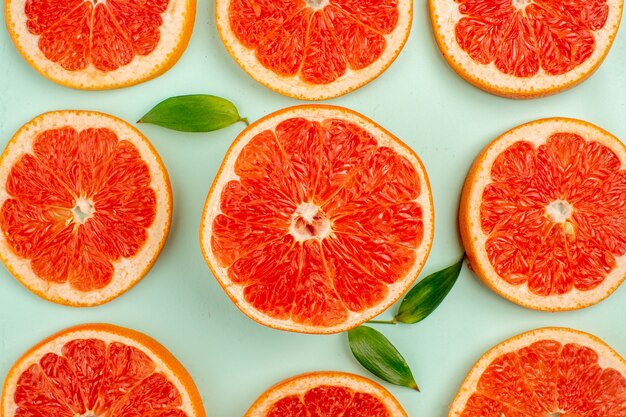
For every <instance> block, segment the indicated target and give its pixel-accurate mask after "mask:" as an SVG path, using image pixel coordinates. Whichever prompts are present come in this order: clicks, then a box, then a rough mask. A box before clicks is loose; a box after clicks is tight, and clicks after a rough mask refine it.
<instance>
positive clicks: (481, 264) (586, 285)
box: [460, 119, 626, 311]
mask: <svg viewBox="0 0 626 417" xmlns="http://www.w3.org/2000/svg"><path fill="white" fill-rule="evenodd" d="M460 223H461V234H462V237H463V242H464V245H465V248H466V250H467V254H468V258H469V259H470V262H471V264H472V267H473V269H474V271H476V273H477V274H478V276H479V277H480V278H481V279H483V281H484V282H485V283H486V284H487V285H489V286H490V287H491V288H493V289H494V290H495V291H497V292H498V293H500V294H501V295H503V296H504V297H506V298H509V299H511V300H512V301H515V302H517V303H519V304H521V305H524V306H527V307H531V308H535V309H540V310H552V311H555V310H571V309H575V308H581V307H586V306H589V305H591V304H595V303H597V302H599V301H600V300H602V299H604V298H606V297H608V296H609V294H611V293H612V292H613V291H614V290H615V289H616V288H617V287H618V286H619V284H620V283H621V282H622V281H623V280H624V278H625V277H626V239H625V237H624V233H623V231H624V230H626V147H625V146H624V145H623V144H622V143H621V142H620V141H619V140H618V139H617V138H615V137H614V136H612V135H610V134H609V133H607V132H605V131H603V130H601V129H600V128H598V127H596V126H593V125H591V124H589V123H586V122H583V121H580V120H572V119H545V120H539V121H536V122H532V123H528V124H525V125H522V126H520V127H517V128H515V129H513V130H511V131H509V132H507V133H505V134H504V135H502V136H501V137H499V138H498V139H496V140H495V141H493V142H492V143H491V144H490V145H489V146H488V147H487V148H485V150H484V151H483V152H482V153H481V155H480V156H479V157H478V158H477V160H476V161H475V163H474V165H473V167H472V169H471V171H470V173H469V175H468V178H467V180H466V183H465V187H464V191H463V196H462V198H461V210H460Z"/></svg>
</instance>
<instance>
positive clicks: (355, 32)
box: [216, 0, 413, 100]
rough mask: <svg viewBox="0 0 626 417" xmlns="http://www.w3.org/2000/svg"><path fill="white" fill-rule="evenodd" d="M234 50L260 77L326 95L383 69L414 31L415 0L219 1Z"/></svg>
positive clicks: (311, 95) (221, 23) (282, 88)
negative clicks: (412, 28) (413, 6)
mask: <svg viewBox="0 0 626 417" xmlns="http://www.w3.org/2000/svg"><path fill="white" fill-rule="evenodd" d="M216 7H217V26H218V30H219V33H220V36H221V37H222V40H223V41H224V44H225V45H226V48H227V49H228V51H229V53H230V54H231V55H232V56H233V57H234V58H235V60H236V61H237V62H238V63H239V64H240V65H241V66H242V67H243V68H244V70H245V71H246V72H248V74H250V75H251V76H252V77H253V78H254V79H256V80H257V81H259V82H261V83H262V84H264V85H266V86H268V87H269V88H271V89H273V90H275V91H278V92H280V93H282V94H285V95H289V96H292V97H297V98H302V99H309V100H322V99H326V98H330V97H335V96H338V95H341V94H345V93H347V92H349V91H352V90H354V89H356V88H358V87H360V86H362V85H363V84H366V83H368V82H369V81H371V80H372V79H374V78H376V77H377V76H378V75H380V74H381V73H382V72H383V71H384V70H385V69H386V68H387V67H388V66H389V65H390V64H391V62H392V61H393V60H394V59H395V58H396V57H397V55H398V54H399V53H400V50H401V49H402V47H403V46H404V43H405V42H406V39H407V37H408V34H409V31H410V26H411V20H412V14H413V8H412V3H411V1H409V0H366V1H354V0H262V1H258V0H255V1H252V0H217V2H216Z"/></svg>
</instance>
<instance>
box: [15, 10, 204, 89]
mask: <svg viewBox="0 0 626 417" xmlns="http://www.w3.org/2000/svg"><path fill="white" fill-rule="evenodd" d="M195 8H196V3H195V0H6V1H5V19H6V24H7V28H8V30H9V34H10V35H11V38H12V39H13V42H14V43H15V46H16V47H17V49H18V50H19V51H20V53H21V54H22V56H23V57H24V58H25V59H26V60H27V61H28V62H29V63H30V64H31V65H32V66H33V67H34V68H35V69H36V70H37V71H39V72H40V73H41V74H43V75H44V76H45V77H47V78H49V79H51V80H52V81H55V82H57V83H60V84H63V85H66V86H68V87H74V88H82V89H90V90H100V89H107V88H117V87H125V86H129V85H133V84H137V83H140V82H142V81H146V80H149V79H151V78H154V77H157V76H159V75H161V74H162V73H164V72H165V71H167V70H168V69H169V68H171V67H172V66H173V65H174V64H175V63H176V61H177V60H178V58H180V56H181V55H182V53H183V51H184V50H185V48H186V47H187V43H188V42H189V37H190V36H191V32H192V30H193V23H194V18H195Z"/></svg>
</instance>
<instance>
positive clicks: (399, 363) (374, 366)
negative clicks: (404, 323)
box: [348, 326, 419, 391]
mask: <svg viewBox="0 0 626 417" xmlns="http://www.w3.org/2000/svg"><path fill="white" fill-rule="evenodd" d="M348 342H349V343H350V350H352V354H353V355H354V357H355V358H356V360H358V361H359V363H360V364H361V365H363V366H364V367H365V369H367V370H368V371H370V372H371V373H373V374H374V375H376V376H377V377H379V378H381V379H384V380H385V381H387V382H390V383H392V384H395V385H401V386H403V387H408V388H412V389H414V390H416V391H419V388H418V386H417V384H416V383H415V378H413V373H412V372H411V369H410V368H409V365H408V364H407V363H406V360H404V358H403V357H402V355H401V354H400V352H398V350H397V349H396V348H395V347H394V346H393V345H392V344H391V342H389V340H387V338H386V337H385V336H384V335H383V334H382V333H381V332H379V331H378V330H374V329H372V328H371V327H368V326H359V327H357V328H354V329H352V330H350V331H348Z"/></svg>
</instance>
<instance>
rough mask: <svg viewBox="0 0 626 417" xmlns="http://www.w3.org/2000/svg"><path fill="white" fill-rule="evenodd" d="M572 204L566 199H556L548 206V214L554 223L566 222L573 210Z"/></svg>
mask: <svg viewBox="0 0 626 417" xmlns="http://www.w3.org/2000/svg"><path fill="white" fill-rule="evenodd" d="M573 211H574V210H573V208H572V206H571V205H570V204H569V203H568V202H567V201H564V200H560V199H559V200H554V201H553V202H551V203H550V204H548V205H547V206H546V214H547V215H548V218H549V219H550V220H552V221H553V222H554V223H565V221H566V220H568V219H569V218H570V216H571V215H572V212H573Z"/></svg>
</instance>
